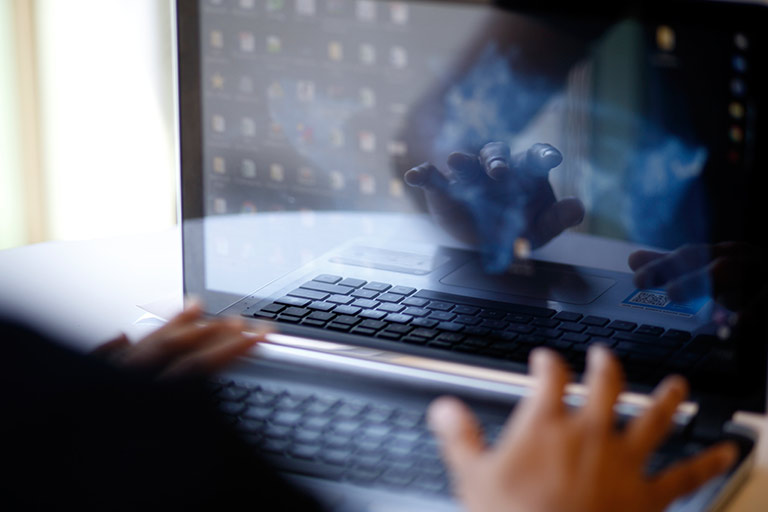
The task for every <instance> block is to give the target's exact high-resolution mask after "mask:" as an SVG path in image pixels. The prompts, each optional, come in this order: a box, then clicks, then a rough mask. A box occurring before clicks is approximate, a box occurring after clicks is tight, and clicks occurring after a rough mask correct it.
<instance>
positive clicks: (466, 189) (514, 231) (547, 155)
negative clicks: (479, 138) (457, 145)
mask: <svg viewBox="0 0 768 512" xmlns="http://www.w3.org/2000/svg"><path fill="white" fill-rule="evenodd" d="M562 160H563V156H562V154H561V153H560V152H559V151H558V150H557V149H555V148H554V147H553V146H550V145H549V144H534V145H533V146H531V147H530V148H529V149H528V150H527V151H525V152H522V153H518V154H515V155H512V154H511V153H510V149H509V147H508V146H507V145H506V144H505V143H503V142H491V143H489V144H486V145H485V146H484V147H483V149H482V150H481V151H480V154H479V155H478V156H475V155H470V154H466V153H452V154H451V155H450V156H449V157H448V162H447V164H448V171H442V170H439V169H438V168H437V167H435V166H434V165H432V164H431V163H428V162H426V163H423V164H421V165H419V166H417V167H414V168H413V169H411V170H409V171H408V172H406V173H405V181H406V183H408V184H409V185H411V186H413V187H419V188H421V189H422V190H423V191H424V194H425V197H426V200H427V205H428V207H429V211H430V213H431V214H432V216H433V217H434V218H435V220H436V221H437V222H438V223H439V224H440V225H441V226H442V227H443V228H445V229H446V230H447V231H448V232H449V233H451V234H452V235H453V236H455V237H456V238H458V239H459V240H461V241H463V242H466V243H470V244H472V245H475V246H478V247H479V248H480V250H481V251H482V253H483V256H484V258H485V262H486V268H487V269H488V270H489V271H495V272H500V271H503V270H505V269H506V268H507V266H508V265H509V264H510V263H511V261H512V259H513V258H514V256H515V250H514V248H515V243H516V242H517V241H518V240H521V239H524V240H525V241H527V244H523V245H524V246H527V247H530V248H536V247H540V246H542V245H544V244H546V243H547V242H549V241H550V240H552V239H553V238H554V237H556V236H557V235H559V234H560V233H562V232H563V231H564V230H565V229H567V228H569V227H571V226H575V225H577V224H579V223H580V222H581V220H582V219H583V217H584V205H583V204H582V203H581V201H579V200H578V199H576V198H566V199H563V200H560V201H557V200H556V199H555V194H554V192H553V191H552V187H551V186H550V184H549V180H548V179H547V176H548V174H549V171H550V170H551V169H553V168H554V167H557V166H558V165H560V163H561V162H562Z"/></svg>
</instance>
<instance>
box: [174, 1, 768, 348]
mask: <svg viewBox="0 0 768 512" xmlns="http://www.w3.org/2000/svg"><path fill="white" fill-rule="evenodd" d="M193 3H194V4H195V5H188V4H193ZM512 5H513V3H508V2H499V3H496V4H490V3H486V2H435V1H420V2H401V1H387V2H385V1H374V0H358V1H355V2H352V1H341V0H295V1H288V0H266V1H263V2H257V1H253V0H197V1H196V2H189V3H187V5H185V3H184V2H180V3H179V22H180V66H181V69H180V77H181V81H180V90H181V117H182V126H181V128H182V165H183V194H184V197H183V200H184V209H183V213H184V224H185V242H184V243H185V287H186V290H187V291H188V292H190V293H194V294H197V295H201V296H203V298H204V299H205V300H206V302H207V303H208V304H209V307H210V308H211V310H212V312H218V311H221V310H224V309H226V308H227V307H230V306H231V305H233V304H237V303H238V301H240V300H241V299H243V298H244V297H250V298H249V299H248V300H247V301H246V302H244V303H241V304H243V306H244V307H254V305H255V304H257V303H258V301H259V300H267V299H270V298H274V297H275V296H279V295H282V294H284V293H286V290H288V289H292V288H295V287H296V286H298V284H300V283H301V282H304V281H306V280H311V279H313V278H314V277H316V276H318V275H330V276H338V277H340V278H342V279H353V280H354V279H358V280H362V281H366V282H374V283H379V282H383V283H387V284H391V285H393V286H398V285H400V286H404V287H405V288H413V289H418V290H422V289H428V290H434V291H438V292H441V293H452V294H456V295H459V296H463V295H468V296H473V297H480V298H483V299H488V300H495V301H501V302H503V301H506V300H510V301H512V302H514V303H520V304H526V305H535V306H541V307H548V308H552V309H554V310H555V311H561V310H569V311H570V310H573V311H574V312H575V313H576V314H580V315H592V316H596V315H600V316H605V317H608V318H611V319H614V318H622V319H626V320H627V321H631V322H633V323H635V324H644V325H645V324H647V325H652V326H657V325H658V326H660V327H661V328H663V329H676V330H683V331H687V332H693V333H695V332H697V330H702V329H707V330H708V331H707V332H708V333H709V334H711V335H714V336H720V338H721V339H728V338H729V337H730V336H731V334H732V331H734V329H733V327H734V325H733V324H734V323H735V322H736V319H737V318H738V314H739V313H740V312H741V311H742V309H743V308H745V307H747V305H748V304H749V303H750V301H752V300H753V299H755V297H756V296H757V295H759V292H758V291H757V290H758V289H759V288H760V286H756V285H755V286H753V285H754V282H753V281H752V280H751V279H744V278H743V277H744V276H742V275H741V274H740V273H739V272H738V269H737V268H736V267H738V268H744V266H743V265H741V263H744V262H747V263H744V265H751V263H750V262H752V261H756V260H757V261H760V258H762V251H763V250H764V241H763V240H762V235H761V233H762V232H763V231H764V228H763V229H758V228H756V226H758V225H760V222H759V221H760V219H762V218H764V215H763V214H762V212H761V210H760V208H759V204H760V201H759V197H760V196H761V195H762V194H763V193H764V189H763V188H762V181H763V177H762V174H761V173H759V168H760V162H761V161H764V157H762V155H760V154H759V153H758V145H759V140H761V137H762V134H763V133H764V128H763V127H764V121H763V119H762V117H761V116H762V108H763V105H762V103H763V102H764V99H763V98H762V96H760V95H759V94H758V93H760V92H761V88H762V90H765V86H766V84H765V81H764V80H763V77H762V75H761V74H760V69H759V65H760V63H761V62H762V60H761V56H762V55H763V51H764V48H765V42H764V34H763V32H764V31H763V30H760V21H759V20H760V19H761V17H762V16H763V15H764V12H763V10H760V9H759V8H757V7H745V6H729V7H726V6H723V5H719V4H714V3H701V2H695V3H693V2H682V3H681V2H675V3H671V4H670V3H659V4H653V3H643V5H642V6H641V5H639V4H638V5H633V4H623V5H622V6H621V7H615V8H613V9H614V10H613V11H610V12H606V11H605V10H602V11H598V10H592V9H590V8H588V7H584V8H580V9H579V10H578V11H576V10H574V8H573V7H570V8H567V7H565V8H562V7H561V8H556V7H554V6H553V7H550V8H543V7H537V8H535V9H531V8H527V7H523V6H521V4H514V5H516V7H513V6H512ZM728 9H731V10H728ZM740 9H742V10H740ZM755 14H759V16H756V15H755ZM412 169H413V170H412ZM665 258H666V259H665ZM716 260H717V262H721V261H724V260H727V261H726V263H723V264H722V265H721V266H722V267H723V269H721V268H720V267H718V266H717V265H715V263H717V262H716ZM735 261H738V262H741V263H739V264H735V263H733V262H735ZM758 266H759V265H758ZM718 272H720V274H718ZM756 272H757V273H758V274H759V272H760V271H757V270H756ZM721 274H723V275H726V274H727V277H723V276H722V275H721ZM760 279H764V274H760V275H759V278H758V279H757V281H760ZM332 280H333V279H331V281H332ZM353 282H354V281H353ZM760 283H762V284H764V282H763V281H760ZM331 284H333V283H331ZM334 286H335V284H334ZM752 288H755V289H754V290H753V289H752ZM360 298H362V297H360ZM323 300H325V299H323ZM233 312H234V310H233Z"/></svg>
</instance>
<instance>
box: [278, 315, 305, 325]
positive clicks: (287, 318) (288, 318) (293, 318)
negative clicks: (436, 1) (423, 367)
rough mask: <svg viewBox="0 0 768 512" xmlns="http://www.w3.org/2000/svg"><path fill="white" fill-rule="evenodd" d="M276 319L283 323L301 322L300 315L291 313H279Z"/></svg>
mask: <svg viewBox="0 0 768 512" xmlns="http://www.w3.org/2000/svg"><path fill="white" fill-rule="evenodd" d="M277 321H278V322H285V323H288V324H297V323H299V322H301V317H298V316H292V315H280V316H279V317H278V318H277Z"/></svg>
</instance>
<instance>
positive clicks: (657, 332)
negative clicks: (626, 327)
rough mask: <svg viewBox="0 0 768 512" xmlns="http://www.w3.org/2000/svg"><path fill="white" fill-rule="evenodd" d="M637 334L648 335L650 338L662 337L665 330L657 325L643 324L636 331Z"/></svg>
mask: <svg viewBox="0 0 768 512" xmlns="http://www.w3.org/2000/svg"><path fill="white" fill-rule="evenodd" d="M635 333H637V334H647V335H649V336H661V335H662V334H663V333H664V328H663V327H658V326H656V325H648V324H643V325H641V326H640V327H638V328H637V329H636V330H635Z"/></svg>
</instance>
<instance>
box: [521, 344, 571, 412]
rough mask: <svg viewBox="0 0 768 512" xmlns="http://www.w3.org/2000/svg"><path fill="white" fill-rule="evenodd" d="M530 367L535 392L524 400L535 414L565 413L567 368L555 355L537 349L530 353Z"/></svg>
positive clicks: (551, 352) (568, 376)
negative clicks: (564, 398) (534, 381)
mask: <svg viewBox="0 0 768 512" xmlns="http://www.w3.org/2000/svg"><path fill="white" fill-rule="evenodd" d="M530 366H531V369H532V373H533V376H534V377H535V378H536V384H537V386H536V391H534V393H533V395H532V396H531V397H530V398H528V399H526V401H527V403H528V404H529V405H527V406H526V405H525V404H523V406H524V407H529V408H530V409H531V410H532V411H533V412H534V413H535V414H542V415H545V416H556V415H561V414H564V413H565V405H564V404H563V394H564V393H565V386H566V385H567V384H568V381H569V380H570V375H569V372H568V367H567V366H566V365H565V362H563V360H562V359H561V358H560V356H559V355H557V353H555V352H553V351H551V350H547V349H541V348H538V349H536V350H534V351H533V352H531V359H530Z"/></svg>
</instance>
